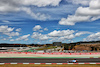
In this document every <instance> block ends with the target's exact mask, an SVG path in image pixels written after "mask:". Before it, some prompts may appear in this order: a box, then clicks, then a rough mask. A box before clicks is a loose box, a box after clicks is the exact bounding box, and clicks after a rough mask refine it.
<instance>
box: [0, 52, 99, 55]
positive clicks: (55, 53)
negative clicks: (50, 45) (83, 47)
mask: <svg viewBox="0 0 100 67" xmlns="http://www.w3.org/2000/svg"><path fill="white" fill-rule="evenodd" d="M1 53H2V54H51V55H52V54H53V55H98V54H99V55H100V53H99V52H98V53H57V52H54V53H40V52H0V54H1Z"/></svg>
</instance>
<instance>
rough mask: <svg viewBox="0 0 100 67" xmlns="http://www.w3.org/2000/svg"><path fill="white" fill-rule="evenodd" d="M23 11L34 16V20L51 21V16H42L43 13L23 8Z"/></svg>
mask: <svg viewBox="0 0 100 67" xmlns="http://www.w3.org/2000/svg"><path fill="white" fill-rule="evenodd" d="M21 10H23V11H25V12H26V13H27V14H29V15H30V16H32V17H33V18H34V19H37V20H43V21H45V20H46V19H49V18H50V16H49V15H45V14H41V13H34V12H33V11H32V10H31V9H30V8H26V7H22V8H21Z"/></svg>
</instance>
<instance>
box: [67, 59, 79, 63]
mask: <svg viewBox="0 0 100 67" xmlns="http://www.w3.org/2000/svg"><path fill="white" fill-rule="evenodd" d="M67 63H77V60H76V59H74V60H69V61H67Z"/></svg>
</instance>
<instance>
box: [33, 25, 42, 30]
mask: <svg viewBox="0 0 100 67" xmlns="http://www.w3.org/2000/svg"><path fill="white" fill-rule="evenodd" d="M40 29H42V27H41V26H40V25H36V26H35V27H34V28H33V31H39V30H40Z"/></svg>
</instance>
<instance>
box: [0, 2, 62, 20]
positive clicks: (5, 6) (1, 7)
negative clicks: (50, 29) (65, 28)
mask: <svg viewBox="0 0 100 67" xmlns="http://www.w3.org/2000/svg"><path fill="white" fill-rule="evenodd" d="M60 1H61V0H20V1H17V0H0V12H1V14H3V13H4V12H6V13H7V12H17V11H25V12H26V13H27V14H29V15H30V16H32V17H33V18H34V19H37V20H46V19H48V18H49V17H50V16H48V15H45V14H41V13H37V14H35V13H34V12H33V11H32V10H31V9H30V8H29V7H28V6H30V5H33V6H37V7H45V6H49V5H50V6H58V5H59V3H60Z"/></svg>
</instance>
